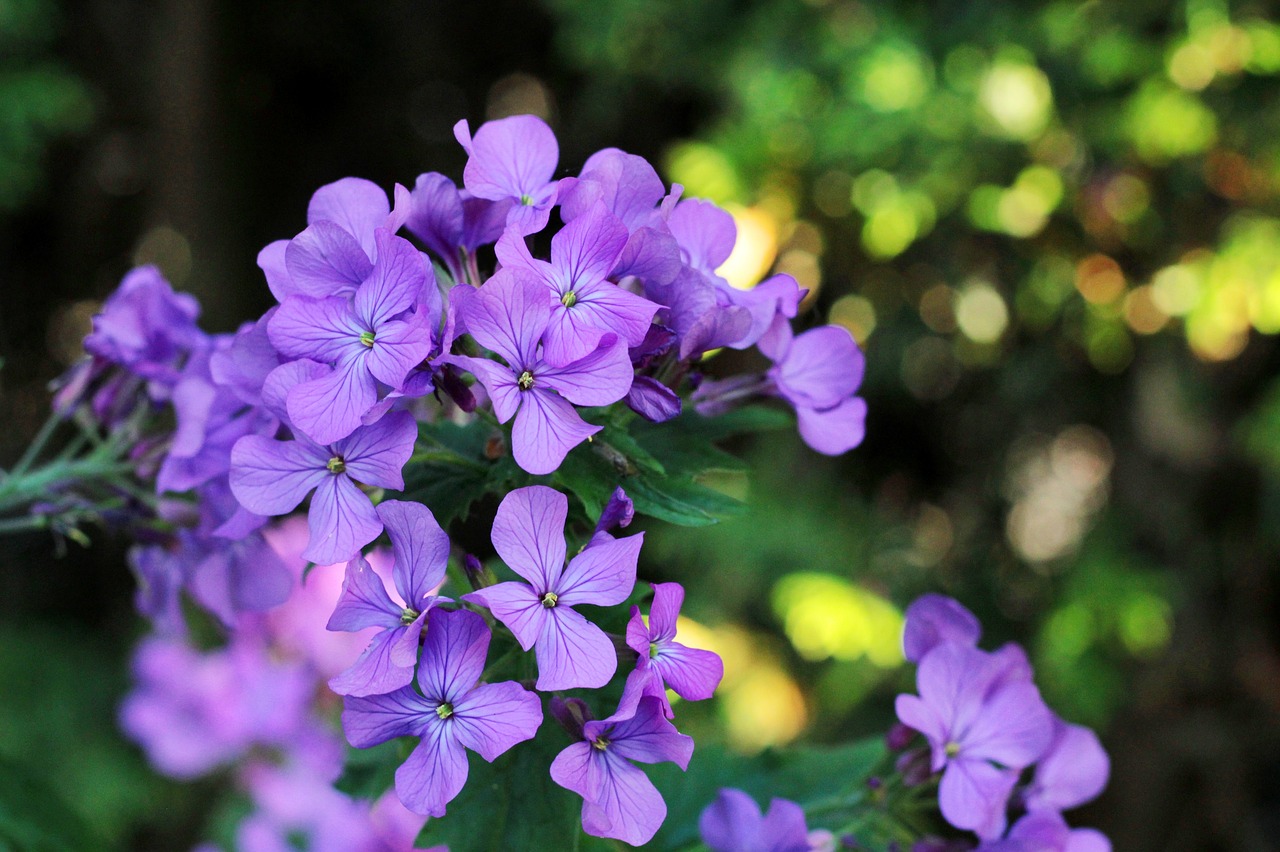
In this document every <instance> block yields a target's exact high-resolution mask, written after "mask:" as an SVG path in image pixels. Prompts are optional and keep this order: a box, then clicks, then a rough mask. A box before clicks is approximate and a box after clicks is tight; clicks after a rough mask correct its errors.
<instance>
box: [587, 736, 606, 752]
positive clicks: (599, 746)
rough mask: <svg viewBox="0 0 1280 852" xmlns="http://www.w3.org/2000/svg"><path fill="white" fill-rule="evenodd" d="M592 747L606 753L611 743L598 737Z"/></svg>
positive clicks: (593, 741)
mask: <svg viewBox="0 0 1280 852" xmlns="http://www.w3.org/2000/svg"><path fill="white" fill-rule="evenodd" d="M591 747H592V748H594V749H599V750H600V751H604V750H605V749H607V748H608V747H609V741H608V740H607V739H605V738H604V737H596V738H595V739H594V740H592V741H591Z"/></svg>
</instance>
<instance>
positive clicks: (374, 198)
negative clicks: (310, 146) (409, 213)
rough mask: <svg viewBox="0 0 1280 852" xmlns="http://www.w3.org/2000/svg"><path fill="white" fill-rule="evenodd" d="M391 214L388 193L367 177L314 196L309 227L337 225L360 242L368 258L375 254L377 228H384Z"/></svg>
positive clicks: (344, 181) (346, 180)
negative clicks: (323, 223) (330, 223)
mask: <svg viewBox="0 0 1280 852" xmlns="http://www.w3.org/2000/svg"><path fill="white" fill-rule="evenodd" d="M390 212H391V208H390V206H389V205H388V204H387V194H386V192H384V191H383V190H382V188H381V187H380V186H378V185H377V184H376V183H374V182H372V181H368V180H365V179H363V178H353V177H349V178H342V179H341V180H337V181H334V182H333V183H329V184H325V185H324V186H322V187H320V188H319V189H317V190H316V191H315V192H314V193H312V195H311V202H310V203H309V204H308V205H307V224H308V225H314V224H316V223H317V222H333V223H334V224H336V225H339V226H341V228H342V229H343V230H344V231H346V232H347V233H348V234H350V235H351V236H353V237H355V238H356V239H357V240H359V241H360V245H361V246H362V247H363V248H364V252H365V254H367V255H370V256H372V255H373V253H374V239H373V230H374V228H380V227H384V225H385V223H386V220H387V215H388V214H389V213H390Z"/></svg>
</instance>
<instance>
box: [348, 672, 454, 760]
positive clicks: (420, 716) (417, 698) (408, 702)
mask: <svg viewBox="0 0 1280 852" xmlns="http://www.w3.org/2000/svg"><path fill="white" fill-rule="evenodd" d="M428 714H430V716H431V717H434V716H435V709H434V706H433V705H432V704H429V703H428V702H426V701H425V700H423V698H422V696H421V695H419V694H418V693H417V692H415V691H414V690H413V687H411V686H407V687H404V688H403V689H397V690H396V691H395V692H391V693H388V694H385V695H370V696H368V697H348V698H346V699H345V700H344V701H343V702H342V731H343V733H345V734H346V735H347V740H348V741H349V742H350V743H351V744H352V745H353V746H355V747H356V748H369V747H370V746H375V745H377V744H378V743H385V742H386V741H387V740H390V739H394V738H396V737H403V736H419V735H421V733H422V730H423V727H424V725H425V722H426V719H427V718H429V717H428Z"/></svg>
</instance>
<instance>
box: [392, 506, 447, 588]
mask: <svg viewBox="0 0 1280 852" xmlns="http://www.w3.org/2000/svg"><path fill="white" fill-rule="evenodd" d="M377 511H378V517H379V518H381V519H382V524H383V526H384V527H386V530H387V535H388V536H390V538H391V550H392V553H393V554H394V555H395V560H396V562H395V567H394V568H392V571H391V574H392V577H393V578H394V580H395V584H396V590H397V591H398V592H400V596H401V598H403V599H404V602H405V605H406V606H409V607H412V608H413V609H416V610H421V609H422V604H423V602H424V601H425V600H426V598H427V595H430V594H432V593H433V592H434V591H435V589H436V588H437V587H438V586H439V585H440V584H441V583H443V582H444V575H445V568H446V567H447V566H448V562H449V536H448V535H446V534H445V531H444V530H443V529H441V528H440V524H439V523H438V522H437V521H436V516H435V515H433V514H431V510H430V509H428V508H427V507H426V506H424V505H422V504H421V503H412V502H408V501H404V500H386V501H383V502H382V503H379V504H378V509H377Z"/></svg>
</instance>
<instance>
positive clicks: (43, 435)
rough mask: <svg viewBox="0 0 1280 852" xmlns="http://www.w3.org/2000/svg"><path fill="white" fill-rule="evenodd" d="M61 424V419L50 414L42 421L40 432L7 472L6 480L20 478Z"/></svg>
mask: <svg viewBox="0 0 1280 852" xmlns="http://www.w3.org/2000/svg"><path fill="white" fill-rule="evenodd" d="M61 422H62V418H60V417H58V415H56V414H52V413H51V414H50V415H49V417H48V419H46V420H45V421H44V425H43V426H41V427H40V431H39V432H37V433H36V436H35V438H33V439H32V441H31V443H30V445H28V446H27V449H26V452H24V453H23V454H22V457H21V458H19V459H18V463H17V464H15V465H14V466H13V468H12V469H10V470H9V474H8V477H6V478H11V477H17V476H22V474H23V473H25V472H26V470H27V468H29V467H31V463H32V462H34V461H35V460H36V457H37V456H39V455H40V453H41V451H43V450H44V445H45V444H47V443H49V438H51V437H53V433H54V431H55V430H57V428H58V424H59V423H61Z"/></svg>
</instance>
